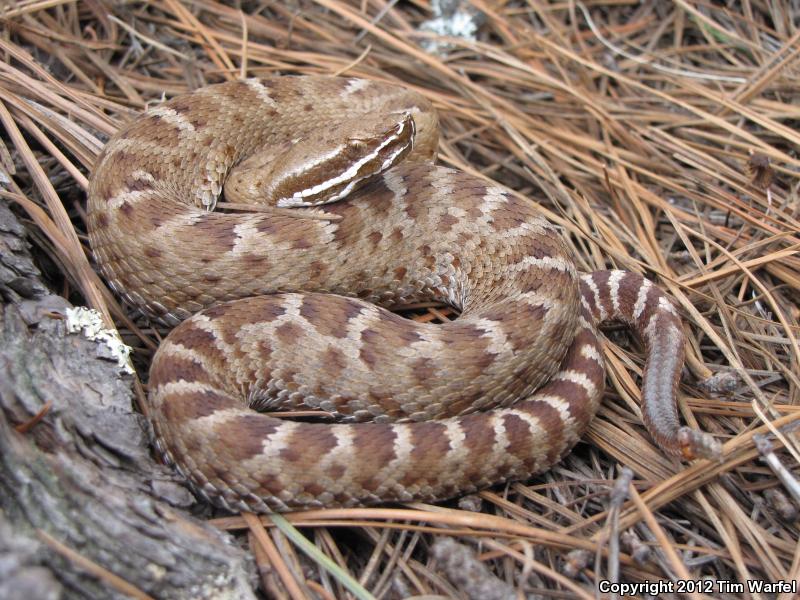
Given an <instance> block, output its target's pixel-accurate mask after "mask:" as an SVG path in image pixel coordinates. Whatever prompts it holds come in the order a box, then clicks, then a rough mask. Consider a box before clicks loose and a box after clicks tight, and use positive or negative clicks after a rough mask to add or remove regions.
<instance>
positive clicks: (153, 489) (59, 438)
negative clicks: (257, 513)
mask: <svg viewBox="0 0 800 600" xmlns="http://www.w3.org/2000/svg"><path fill="white" fill-rule="evenodd" d="M0 295H1V296H2V298H3V304H2V305H0V597H2V598H20V599H22V598H25V599H32V598H54V599H55V598H81V599H83V598H98V599H101V598H102V599H105V598H117V597H119V598H122V597H128V596H130V595H136V593H137V592H136V590H137V589H138V590H139V592H141V593H144V594H147V595H150V596H153V597H157V598H165V599H169V598H176V599H177V598H237V599H238V598H243V599H246V598H254V597H255V596H254V594H253V591H252V590H253V585H254V583H255V576H254V567H253V563H252V559H251V557H250V556H249V554H247V553H246V552H245V551H243V550H242V549H241V548H239V547H237V546H236V545H235V542H234V540H233V539H232V538H231V537H230V536H228V535H227V534H225V533H223V532H220V531H218V530H217V529H215V528H213V527H211V526H210V525H207V524H206V523H204V522H202V521H200V520H197V519H195V518H193V517H192V516H190V515H189V514H188V513H187V512H186V510H185V509H186V508H187V507H189V506H190V505H191V504H192V503H193V502H194V500H193V497H192V496H191V495H190V494H189V493H188V491H187V490H186V489H185V488H184V487H183V486H182V484H181V483H180V482H179V481H177V480H176V477H175V475H174V474H173V473H172V472H171V471H170V470H169V469H167V468H166V467H164V466H163V465H160V464H158V463H156V462H155V461H154V460H153V459H152V457H151V455H150V443H149V426H148V424H147V423H146V421H145V420H144V419H143V417H142V416H141V415H140V414H139V413H137V412H136V411H135V410H133V393H132V390H131V384H132V378H131V376H130V375H126V374H125V373H124V372H123V371H122V370H121V369H120V367H119V366H118V365H117V362H116V360H114V359H111V358H110V357H109V355H108V351H107V349H106V348H105V347H104V346H103V345H101V344H99V343H97V342H93V341H89V340H87V339H85V338H84V337H83V336H82V335H81V334H68V333H66V327H65V323H64V320H63V317H62V315H63V314H64V312H65V309H66V308H67V307H68V306H69V305H68V304H67V302H66V301H65V300H64V299H63V298H60V297H59V296H56V295H53V294H51V293H50V292H49V291H48V289H47V288H46V286H45V285H44V284H43V283H42V281H41V278H40V275H39V272H38V270H37V269H36V267H35V265H34V263H33V261H32V260H31V257H30V253H29V249H28V245H27V242H25V240H24V229H23V228H22V226H21V225H20V224H19V222H18V221H17V220H16V218H15V217H14V215H13V213H12V212H11V211H10V210H9V208H8V207H7V206H6V205H5V204H3V203H2V202H0ZM40 413H43V415H42V414H40ZM37 415H39V416H41V419H39V420H37ZM114 576H116V578H119V579H115V578H114ZM126 584H127V585H130V586H133V588H135V589H129V588H126ZM126 590H127V591H126ZM140 595H141V594H140Z"/></svg>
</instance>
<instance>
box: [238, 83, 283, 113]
mask: <svg viewBox="0 0 800 600" xmlns="http://www.w3.org/2000/svg"><path fill="white" fill-rule="evenodd" d="M244 82H245V83H246V84H247V85H248V86H249V87H250V89H252V90H253V91H254V92H255V93H256V95H257V96H258V98H259V100H261V101H262V102H263V103H264V104H266V105H267V106H270V107H273V108H274V107H276V106H277V105H278V103H277V102H275V100H273V98H272V96H270V95H269V90H268V89H267V88H265V87H264V85H263V84H262V83H261V82H260V81H259V80H258V79H255V78H250V79H245V80H244Z"/></svg>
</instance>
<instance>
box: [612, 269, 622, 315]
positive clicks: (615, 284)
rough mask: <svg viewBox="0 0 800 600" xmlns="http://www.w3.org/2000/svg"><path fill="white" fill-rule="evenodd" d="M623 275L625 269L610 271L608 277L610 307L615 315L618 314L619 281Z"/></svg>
mask: <svg viewBox="0 0 800 600" xmlns="http://www.w3.org/2000/svg"><path fill="white" fill-rule="evenodd" d="M623 277H625V271H611V274H610V275H609V277H608V291H609V296H611V308H612V309H613V311H614V314H615V315H619V314H620V312H621V311H620V306H619V283H620V281H622V278H623Z"/></svg>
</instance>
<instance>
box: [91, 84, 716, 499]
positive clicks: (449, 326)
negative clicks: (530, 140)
mask: <svg viewBox="0 0 800 600" xmlns="http://www.w3.org/2000/svg"><path fill="white" fill-rule="evenodd" d="M437 136H438V133H437V119H436V115H435V112H434V111H433V109H432V107H431V105H430V104H429V103H428V101H426V100H425V99H424V98H423V97H421V96H420V95H418V94H416V93H414V92H411V91H409V90H406V89H404V88H400V87H396V86H391V85H387V84H381V83H377V82H370V81H365V80H359V79H337V78H325V77H278V78H272V79H263V80H255V79H249V80H244V81H235V82H229V83H225V84H220V85H214V86H209V87H206V88H203V89H200V90H198V91H196V92H194V93H192V94H188V95H184V96H179V97H177V98H174V99H172V100H170V101H168V102H165V103H163V104H160V105H158V106H156V107H155V108H151V109H149V110H147V111H146V112H145V113H144V114H143V115H142V116H141V117H140V118H138V119H136V120H135V121H133V122H132V123H130V124H129V125H128V126H126V127H124V128H123V129H121V130H120V131H119V132H118V133H117V134H116V135H114V136H113V137H112V138H111V140H110V141H109V143H108V144H107V145H106V147H105V149H104V150H103V152H102V154H101V155H100V157H99V159H98V163H97V166H96V167H95V169H94V172H93V174H92V178H91V183H90V188H89V218H88V224H89V239H90V241H91V245H92V248H93V251H94V255H95V257H96V260H97V263H98V264H99V266H100V268H101V270H102V272H103V274H104V275H105V277H106V279H107V280H108V282H109V284H110V286H111V287H112V288H113V289H114V290H116V291H117V292H118V293H120V294H121V295H122V296H124V297H125V298H126V299H127V300H128V301H129V302H130V303H132V304H133V305H135V306H137V307H139V308H141V309H142V310H143V311H145V312H146V313H148V314H149V315H150V316H151V317H153V318H155V319H157V320H159V321H162V322H165V323H167V324H170V325H176V324H178V323H180V324H179V325H178V326H177V327H176V328H175V329H174V330H173V331H172V332H171V333H170V335H169V336H168V337H167V338H166V339H165V340H164V341H163V342H162V344H161V345H160V347H159V349H158V352H157V353H156V356H155V357H154V359H153V363H152V367H151V371H150V380H149V400H148V409H149V410H148V412H149V416H150V418H151V420H152V423H153V426H154V431H155V436H156V446H157V448H158V449H159V450H160V452H161V453H162V454H163V456H164V457H165V458H166V459H167V460H168V461H169V462H171V463H174V464H175V465H177V468H178V469H179V470H180V471H181V472H182V473H183V474H184V475H185V476H186V477H187V478H188V479H189V480H190V481H191V482H192V484H193V486H194V488H195V489H196V490H197V491H198V492H199V493H200V494H202V495H203V496H205V497H206V498H208V499H209V500H211V501H212V502H214V503H216V504H218V505H221V506H224V507H227V508H230V509H242V510H251V511H259V512H264V511H280V510H290V509H293V508H302V507H317V506H354V505H362V504H370V503H376V502H387V501H411V500H424V501H432V500H438V499H443V498H448V497H451V496H454V495H457V494H462V493H465V492H469V491H473V490H476V489H480V488H483V487H486V486H489V485H492V484H495V483H498V482H502V481H506V480H510V479H520V478H526V477H529V476H530V475H532V474H534V473H536V472H539V471H542V470H544V469H546V468H548V467H549V466H551V465H552V464H554V463H555V462H556V461H558V460H559V459H560V457H562V456H563V455H564V454H565V453H566V452H567V451H569V450H570V449H571V448H572V446H573V445H574V444H575V443H576V441H577V440H578V438H579V437H580V435H581V434H582V432H583V431H584V430H585V428H586V427H587V425H588V423H589V421H590V420H591V418H592V417H593V415H594V413H595V411H596V409H597V406H598V402H599V400H600V398H601V396H602V393H603V387H604V378H605V375H604V367H603V361H602V357H601V348H600V346H599V343H598V339H597V334H596V331H595V326H596V324H597V323H598V322H600V321H603V320H606V319H610V318H621V319H623V320H625V321H628V322H629V323H630V324H632V325H633V326H634V328H635V329H636V330H637V331H638V332H639V334H640V335H641V337H642V338H643V340H644V342H645V345H646V349H647V352H648V358H647V363H646V366H645V371H644V380H643V397H644V402H643V417H644V422H645V424H646V425H647V427H648V429H649V430H650V432H651V434H652V435H653V436H654V437H655V439H656V440H657V442H658V443H659V445H660V446H662V447H663V448H664V449H665V450H666V451H668V452H670V453H673V454H677V453H680V452H681V451H683V452H684V453H692V452H697V451H698V449H702V448H703V447H705V446H707V445H708V443H709V441H708V438H706V437H703V434H699V433H698V432H695V431H692V430H688V429H686V428H682V429H681V428H679V425H678V419H677V412H676V409H675V392H676V387H677V381H678V377H679V374H680V370H681V366H682V362H683V346H684V336H683V330H682V326H681V321H680V318H679V317H678V314H677V311H676V310H675V308H674V307H673V304H672V303H671V301H670V300H669V299H668V298H667V296H665V295H664V294H663V293H662V292H661V291H660V290H659V289H658V288H657V287H655V286H654V285H652V284H651V283H650V282H649V281H648V280H646V279H644V278H642V277H641V276H639V275H637V274H634V273H628V272H624V271H600V272H596V273H590V274H583V275H581V274H579V273H578V272H577V270H576V268H575V266H574V264H573V261H572V260H571V258H570V256H569V252H568V250H567V249H566V247H565V245H564V243H563V241H562V239H561V238H560V235H559V232H558V231H557V230H556V229H555V227H554V226H553V225H551V224H550V223H549V222H547V221H546V220H545V219H544V218H543V217H542V216H541V214H540V212H539V210H538V209H537V207H536V206H535V204H534V203H532V202H529V201H525V200H522V199H520V198H518V197H517V196H515V195H513V194H511V193H510V192H508V191H507V190H505V189H503V188H500V187H497V186H492V185H487V184H486V183H485V182H483V181H482V180H480V179H477V178H475V177H472V176H469V175H467V174H465V173H463V172H459V171H456V170H453V169H447V168H443V167H438V166H434V165H433V162H432V161H433V158H434V157H435V152H436V146H437V139H438V138H437ZM234 167H235V168H234ZM232 168H233V171H231V170H232ZM223 184H224V185H225V194H226V198H227V200H228V201H229V202H230V201H232V202H234V203H236V204H238V205H239V208H241V205H243V204H252V205H258V204H261V206H252V207H251V208H252V210H250V211H247V212H233V211H231V210H227V211H223V210H219V209H218V207H216V203H217V198H218V197H219V195H220V193H221V191H222V188H223ZM321 203H325V205H324V206H320V207H318V208H312V209H309V208H290V207H302V206H306V205H318V204H321ZM228 206H229V205H228ZM215 208H217V210H215ZM229 208H230V206H229ZM234 208H235V207H234ZM432 300H435V301H444V302H447V303H448V304H450V305H452V306H454V307H456V308H458V309H460V310H461V311H462V314H461V316H460V317H459V318H458V319H456V320H454V321H452V322H448V323H445V324H441V325H433V324H426V323H418V322H414V321H411V320H406V319H403V318H401V317H400V316H397V315H395V314H393V313H390V312H389V311H387V310H385V309H384V308H379V306H384V307H385V306H391V305H401V304H407V303H412V302H421V301H432ZM192 315H193V316H192ZM278 408H282V409H314V410H319V411H325V412H327V413H330V415H332V416H333V417H334V418H335V419H336V421H337V423H335V424H331V423H327V422H319V421H320V420H319V419H316V420H314V419H311V421H312V422H309V419H306V420H289V419H281V418H277V417H276V416H273V415H267V414H264V412H263V411H270V410H272V411H274V410H277V409H278Z"/></svg>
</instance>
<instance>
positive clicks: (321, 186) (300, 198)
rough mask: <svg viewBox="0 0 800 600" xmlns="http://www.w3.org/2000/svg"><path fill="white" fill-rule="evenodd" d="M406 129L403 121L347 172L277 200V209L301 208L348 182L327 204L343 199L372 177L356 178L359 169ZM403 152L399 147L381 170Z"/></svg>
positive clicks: (402, 148)
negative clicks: (307, 202) (361, 182)
mask: <svg viewBox="0 0 800 600" xmlns="http://www.w3.org/2000/svg"><path fill="white" fill-rule="evenodd" d="M406 127H407V124H406V122H405V121H404V122H402V123H401V124H400V126H399V127H398V129H397V132H396V133H394V134H392V135H389V136H387V137H386V138H385V139H384V140H383V141H382V142H381V143H380V145H379V146H378V147H377V148H375V150H373V151H372V152H370V153H369V154H367V155H366V156H363V157H361V158H360V159H358V160H357V161H356V162H354V163H353V164H352V165H350V167H348V168H347V170H345V171H343V172H341V173H340V174H339V175H337V176H336V177H333V178H331V179H326V180H325V181H323V182H322V183H318V184H317V185H315V186H313V187H310V188H306V189H304V190H301V191H299V192H295V193H294V194H292V197H291V198H281V199H280V200H278V207H279V208H291V207H293V206H303V205H304V204H305V198H308V197H309V196H315V195H317V194H320V193H322V192H324V191H325V190H327V189H330V188H332V187H334V186H336V185H338V184H340V183H343V182H345V181H349V182H350V183H348V184H347V186H346V187H345V189H344V190H343V191H342V192H340V193H339V194H337V195H336V197H335V198H331V199H329V200H328V201H327V202H332V201H334V200H338V199H340V198H342V197H344V196H345V195H346V194H347V193H349V192H350V191H352V189H353V186H354V185H355V184H356V183H358V182H360V181H362V180H363V179H365V178H366V177H369V176H371V175H373V173H370V174H368V175H364V176H361V177H358V171H359V169H361V167H362V166H364V165H365V164H366V163H368V162H369V161H371V160H373V159H374V158H376V157H377V156H378V155H379V154H380V152H381V150H383V149H384V148H385V147H386V146H388V145H389V144H391V143H392V142H394V141H395V140H397V139H399V138H400V137H401V136H402V135H403V133H404V132H405V130H406ZM403 150H405V148H404V147H400V148H398V149H397V150H396V151H395V152H393V153H392V155H391V156H390V157H389V158H388V159H387V160H386V161H384V163H383V164H382V166H381V170H383V169H386V168H387V167H388V166H390V165H391V164H392V163H393V162H394V160H395V159H396V158H397V156H398V155H399V154H400V153H401V152H402V151H403ZM332 156H333V155H329V158H331V157H332Z"/></svg>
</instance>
